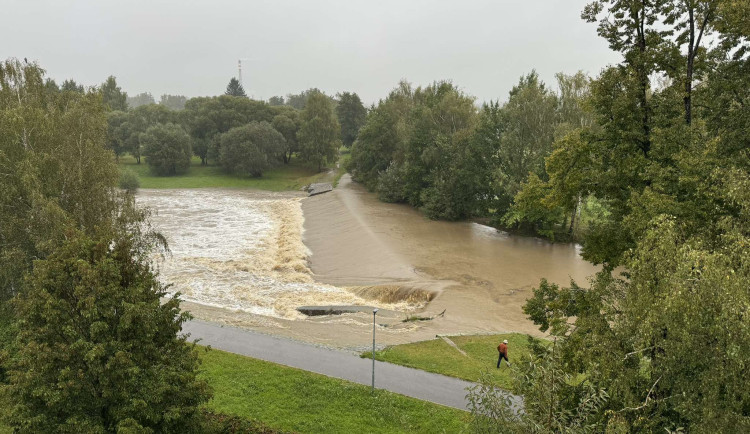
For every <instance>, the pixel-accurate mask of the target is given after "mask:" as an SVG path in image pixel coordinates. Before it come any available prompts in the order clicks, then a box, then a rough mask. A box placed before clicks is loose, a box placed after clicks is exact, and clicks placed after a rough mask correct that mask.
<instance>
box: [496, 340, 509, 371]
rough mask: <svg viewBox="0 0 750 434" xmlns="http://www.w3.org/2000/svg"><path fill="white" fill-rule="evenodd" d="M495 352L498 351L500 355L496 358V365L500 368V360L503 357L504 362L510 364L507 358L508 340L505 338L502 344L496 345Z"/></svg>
mask: <svg viewBox="0 0 750 434" xmlns="http://www.w3.org/2000/svg"><path fill="white" fill-rule="evenodd" d="M497 352H498V353H500V355H499V356H498V358H497V367H498V369H500V362H502V361H503V359H505V363H507V364H508V366H510V361H509V360H508V340H507V339H505V340H504V341H503V343H502V344H500V345H498V346H497Z"/></svg>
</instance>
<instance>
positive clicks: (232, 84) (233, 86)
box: [224, 77, 247, 97]
mask: <svg viewBox="0 0 750 434" xmlns="http://www.w3.org/2000/svg"><path fill="white" fill-rule="evenodd" d="M224 95H230V96H244V97H247V94H246V93H245V89H243V88H242V85H241V84H240V82H239V80H237V79H236V78H234V77H232V79H231V80H229V84H228V85H227V91H226V92H224Z"/></svg>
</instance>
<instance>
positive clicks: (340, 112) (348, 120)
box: [336, 92, 367, 148]
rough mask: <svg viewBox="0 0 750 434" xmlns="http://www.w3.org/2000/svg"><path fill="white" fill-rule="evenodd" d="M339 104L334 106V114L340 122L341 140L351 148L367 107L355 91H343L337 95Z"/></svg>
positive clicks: (362, 123) (365, 114)
mask: <svg viewBox="0 0 750 434" xmlns="http://www.w3.org/2000/svg"><path fill="white" fill-rule="evenodd" d="M338 99H339V104H338V105H337V106H336V116H338V120H339V124H341V142H342V143H343V144H344V146H346V147H347V148H351V146H352V143H354V140H356V139H357V134H358V133H359V129H360V128H361V127H362V125H364V123H365V116H367V109H365V106H364V105H362V100H360V99H359V95H357V94H356V93H349V92H344V93H341V94H339V95H338Z"/></svg>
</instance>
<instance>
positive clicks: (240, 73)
mask: <svg viewBox="0 0 750 434" xmlns="http://www.w3.org/2000/svg"><path fill="white" fill-rule="evenodd" d="M237 69H238V72H239V77H238V78H239V80H240V86H242V59H239V60H238V61H237ZM242 87H245V86H242Z"/></svg>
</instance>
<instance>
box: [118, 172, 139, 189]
mask: <svg viewBox="0 0 750 434" xmlns="http://www.w3.org/2000/svg"><path fill="white" fill-rule="evenodd" d="M140 186H141V181H140V179H138V175H137V174H136V173H135V172H133V171H132V170H130V169H125V170H122V171H120V188H121V189H123V190H125V191H127V192H128V193H135V192H136V191H138V188H139V187H140Z"/></svg>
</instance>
